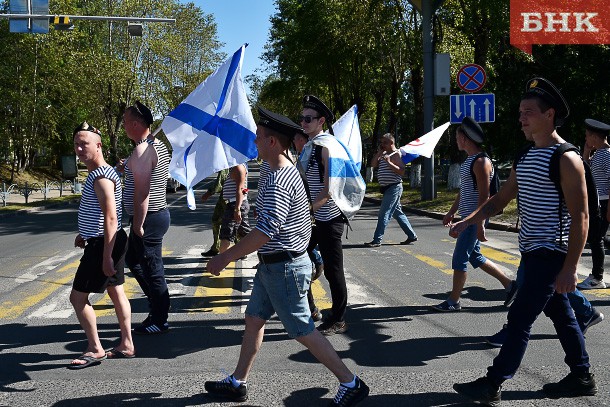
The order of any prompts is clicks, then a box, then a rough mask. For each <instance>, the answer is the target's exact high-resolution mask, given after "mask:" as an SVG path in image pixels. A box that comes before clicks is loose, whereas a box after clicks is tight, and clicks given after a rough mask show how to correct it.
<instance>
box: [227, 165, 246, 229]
mask: <svg viewBox="0 0 610 407" xmlns="http://www.w3.org/2000/svg"><path fill="white" fill-rule="evenodd" d="M229 176H230V177H231V178H232V179H233V181H235V185H237V187H236V189H235V212H234V214H233V219H234V220H235V222H237V223H241V209H240V208H241V204H242V202H243V201H244V192H243V190H244V189H245V188H246V185H245V184H246V169H245V168H244V166H243V165H241V164H240V165H237V166H235V167H233V168H232V169H231V174H230V175H229Z"/></svg>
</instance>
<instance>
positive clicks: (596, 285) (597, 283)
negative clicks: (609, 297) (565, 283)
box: [576, 274, 606, 290]
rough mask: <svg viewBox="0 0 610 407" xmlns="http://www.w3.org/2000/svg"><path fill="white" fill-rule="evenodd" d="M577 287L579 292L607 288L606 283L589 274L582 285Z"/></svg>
mask: <svg viewBox="0 0 610 407" xmlns="http://www.w3.org/2000/svg"><path fill="white" fill-rule="evenodd" d="M576 287H577V288H578V289H579V290H595V289H600V288H606V283H604V281H603V280H598V279H596V278H595V277H593V274H589V277H587V278H586V279H585V280H584V281H583V282H582V283H578V284H576Z"/></svg>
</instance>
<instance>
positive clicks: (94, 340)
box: [70, 290, 105, 365]
mask: <svg viewBox="0 0 610 407" xmlns="http://www.w3.org/2000/svg"><path fill="white" fill-rule="evenodd" d="M70 303H72V306H73V307H74V312H75V313H76V317H77V318H78V322H79V323H80V326H81V327H82V328H83V330H84V331H85V335H86V336H87V350H86V351H85V352H84V353H85V354H88V355H90V356H93V357H96V358H100V357H102V356H104V355H105V352H104V348H102V344H101V343H100V338H99V336H98V334H97V324H96V320H95V311H94V310H93V307H92V306H91V303H90V302H89V293H82V292H80V291H76V290H72V292H70ZM85 363H86V362H85V361H84V360H78V359H75V360H73V361H72V364H73V365H82V364H85Z"/></svg>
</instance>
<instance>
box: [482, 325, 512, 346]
mask: <svg viewBox="0 0 610 407" xmlns="http://www.w3.org/2000/svg"><path fill="white" fill-rule="evenodd" d="M507 328H508V327H507V326H506V324H504V325H503V326H502V329H500V330H499V331H498V332H497V333H495V334H493V335H491V336H488V337H487V338H485V341H486V342H487V343H488V344H489V345H491V346H493V347H494V348H501V347H502V345H504V342H506V337H507V336H508V329H507Z"/></svg>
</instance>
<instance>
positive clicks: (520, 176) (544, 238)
mask: <svg viewBox="0 0 610 407" xmlns="http://www.w3.org/2000/svg"><path fill="white" fill-rule="evenodd" d="M558 146H559V144H555V145H553V146H551V147H544V148H536V147H532V148H531V149H530V150H529V151H528V152H527V153H526V154H525V155H524V156H523V157H522V158H521V160H520V161H519V162H518V163H517V166H516V167H517V169H516V174H517V185H518V191H519V192H518V194H517V203H518V209H519V217H520V218H521V230H520V231H519V250H520V251H521V252H529V251H532V250H536V249H541V248H547V249H550V250H558V251H561V252H564V253H565V252H567V244H568V233H569V229H570V223H571V218H570V215H569V213H568V209H567V207H566V205H565V202H563V200H561V199H560V197H559V192H557V190H556V189H555V184H554V183H553V181H551V179H550V177H549V165H550V161H551V155H552V154H553V151H555V149H556V148H557V147H558ZM560 225H561V227H560Z"/></svg>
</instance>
